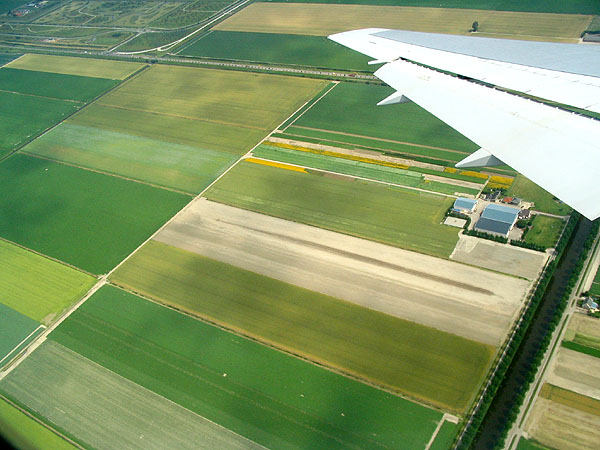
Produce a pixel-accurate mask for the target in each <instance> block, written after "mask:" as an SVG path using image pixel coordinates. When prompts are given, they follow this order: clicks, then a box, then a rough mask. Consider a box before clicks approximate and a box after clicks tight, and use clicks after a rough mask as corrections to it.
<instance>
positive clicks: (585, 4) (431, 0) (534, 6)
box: [263, 0, 600, 14]
mask: <svg viewBox="0 0 600 450" xmlns="http://www.w3.org/2000/svg"><path fill="white" fill-rule="evenodd" d="M263 1H272V2H275V3H279V2H281V3H345V4H349V5H386V6H422V7H428V8H438V7H443V8H460V9H483V10H492V11H494V10H496V11H523V12H544V13H560V14H600V5H599V4H598V2H597V1H596V0H570V1H568V2H565V1H563V0H504V1H498V0H449V1H444V2H440V1H438V0H263Z"/></svg>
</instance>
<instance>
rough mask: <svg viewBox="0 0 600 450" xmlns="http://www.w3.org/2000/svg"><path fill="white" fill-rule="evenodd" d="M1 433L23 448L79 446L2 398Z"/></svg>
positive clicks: (70, 449)
mask: <svg viewBox="0 0 600 450" xmlns="http://www.w3.org/2000/svg"><path fill="white" fill-rule="evenodd" d="M0 435H2V437H3V438H4V439H7V440H8V441H9V442H10V443H11V444H12V445H14V446H15V447H16V448H21V449H35V448H51V449H54V450H75V449H76V448H77V447H75V446H74V445H71V444H70V443H68V442H67V441H65V440H64V439H62V438H60V437H59V436H58V435H56V434H54V433H53V432H52V431H50V430H49V429H48V428H46V427H45V426H44V425H41V424H40V423H38V422H37V421H35V420H33V419H32V418H31V417H29V416H27V415H26V414H25V413H23V412H21V411H19V410H18V409H17V408H15V407H14V406H12V405H11V404H10V403H8V402H6V401H4V400H2V399H0Z"/></svg>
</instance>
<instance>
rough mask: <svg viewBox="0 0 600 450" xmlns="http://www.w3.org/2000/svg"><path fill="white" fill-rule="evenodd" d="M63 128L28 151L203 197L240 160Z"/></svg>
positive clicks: (69, 126) (135, 138)
mask: <svg viewBox="0 0 600 450" xmlns="http://www.w3.org/2000/svg"><path fill="white" fill-rule="evenodd" d="M76 122H77V121H75V123H71V122H67V123H62V124H60V125H59V126H58V127H56V128H55V129H53V130H52V131H50V132H49V133H46V134H45V135H43V136H41V137H39V138H38V139H36V140H35V141H33V142H32V143H31V144H29V145H28V146H26V147H25V148H24V149H23V151H25V152H27V153H33V154H36V155H41V156H46V157H50V158H53V159H56V160H59V161H66V162H69V163H73V164H77V165H81V166H84V167H90V168H93V169H98V170H102V171H105V172H109V173H115V174H119V175H124V176H127V177H130V178H134V179H138V180H142V181H147V182H150V183H154V184H158V185H161V186H166V187H170V188H174V189H179V190H182V191H185V192H193V193H198V192H200V191H202V189H204V188H205V187H206V186H208V185H209V184H210V183H211V182H212V181H213V180H214V179H215V178H217V177H218V176H219V175H220V174H221V173H222V172H223V171H224V170H225V169H226V168H227V167H229V166H230V165H231V164H233V162H234V161H235V160H236V159H237V156H236V155H232V154H231V153H229V152H220V151H215V150H208V149H201V148H198V147H192V146H189V145H181V144H175V143H171V142H165V141H161V140H156V139H148V138H145V137H141V136H136V135H132V134H125V133H118V132H115V131H109V130H103V129H101V128H95V127H91V126H81V125H76Z"/></svg>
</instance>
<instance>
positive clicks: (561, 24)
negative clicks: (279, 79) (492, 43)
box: [215, 3, 592, 42]
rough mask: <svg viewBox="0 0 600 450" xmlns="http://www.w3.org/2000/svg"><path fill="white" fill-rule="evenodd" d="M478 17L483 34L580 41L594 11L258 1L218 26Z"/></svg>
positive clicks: (418, 22)
mask: <svg viewBox="0 0 600 450" xmlns="http://www.w3.org/2000/svg"><path fill="white" fill-rule="evenodd" d="M474 20H477V21H478V22H479V30H480V33H478V34H479V35H483V36H491V37H502V38H514V39H518V38H521V39H536V40H549V41H560V42H577V40H578V39H579V37H580V35H581V33H582V32H583V31H584V30H585V29H586V28H587V26H588V25H589V23H590V22H591V20H592V16H584V15H575V14H572V15H567V14H565V15H563V14H543V13H535V14H534V13H525V12H506V11H481V10H469V9H444V8H420V7H401V6H371V5H331V4H330V5H322V4H289V3H255V4H252V5H250V6H248V7H247V8H244V9H243V10H242V11H240V12H239V13H237V14H235V15H233V16H232V17H230V18H229V19H227V20H225V21H224V22H221V23H220V24H219V25H217V26H216V27H215V29H216V30H224V31H250V32H263V33H285V34H304V35H313V36H327V35H329V34H332V33H338V32H342V31H348V30H353V29H357V28H370V27H376V28H397V29H403V30H412V31H425V32H433V33H450V34H465V35H466V34H469V30H470V28H471V25H472V23H473V21H474Z"/></svg>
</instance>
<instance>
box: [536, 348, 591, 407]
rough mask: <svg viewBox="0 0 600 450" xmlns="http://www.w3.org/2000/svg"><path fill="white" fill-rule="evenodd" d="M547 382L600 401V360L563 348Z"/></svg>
mask: <svg viewBox="0 0 600 450" xmlns="http://www.w3.org/2000/svg"><path fill="white" fill-rule="evenodd" d="M546 381H547V382H548V383H550V384H553V385H555V386H558V387H561V388H564V389H568V390H570V391H573V392H576V393H578V394H581V395H585V396H587V397H591V398H595V399H596V400H600V358H595V357H593V356H590V355H586V354H584V353H580V352H576V351H574V350H569V349H567V348H564V347H561V348H560V349H559V350H558V354H557V355H556V357H555V358H554V361H552V367H551V369H550V373H549V375H548V378H547V380H546Z"/></svg>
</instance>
